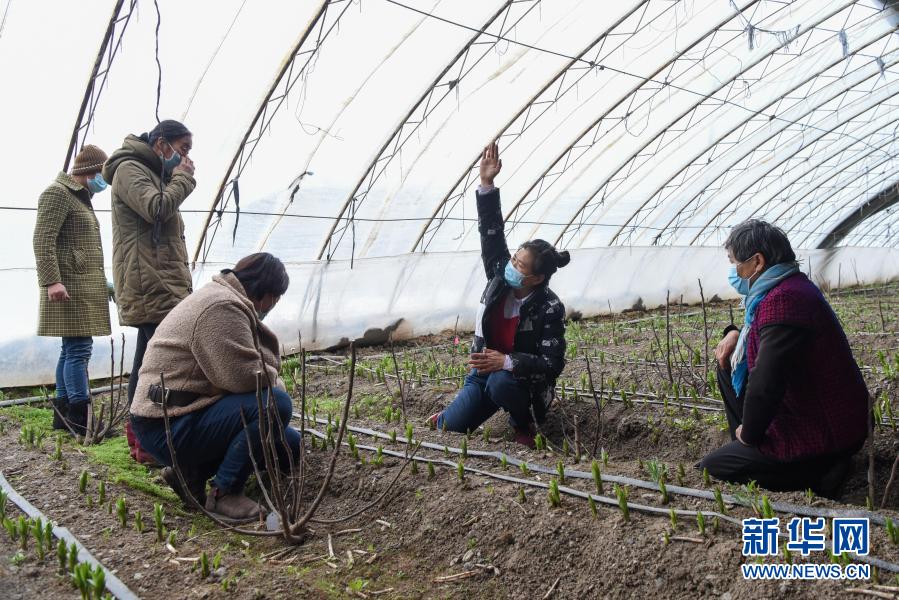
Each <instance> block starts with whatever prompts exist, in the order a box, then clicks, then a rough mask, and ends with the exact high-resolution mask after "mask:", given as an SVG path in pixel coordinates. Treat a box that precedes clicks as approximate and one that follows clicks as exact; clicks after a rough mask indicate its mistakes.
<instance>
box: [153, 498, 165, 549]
mask: <svg viewBox="0 0 899 600" xmlns="http://www.w3.org/2000/svg"><path fill="white" fill-rule="evenodd" d="M153 523H154V525H156V541H157V542H162V540H164V539H165V511H164V510H163V508H162V504H159V503H156V504H153Z"/></svg>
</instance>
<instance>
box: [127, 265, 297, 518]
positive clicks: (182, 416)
mask: <svg viewBox="0 0 899 600" xmlns="http://www.w3.org/2000/svg"><path fill="white" fill-rule="evenodd" d="M289 283H290V280H289V278H288V276H287V271H286V270H285V268H284V265H283V264H282V263H281V261H280V260H278V259H277V258H276V257H274V256H272V255H271V254H269V253H267V252H260V253H257V254H251V255H250V256H247V257H245V258H243V259H241V260H240V261H239V262H238V263H237V264H236V265H235V266H234V268H233V269H224V270H223V271H222V272H221V274H219V275H216V276H215V277H213V278H212V281H211V282H209V283H207V284H206V285H205V286H203V287H202V288H201V289H200V290H198V291H196V292H194V293H193V294H191V295H190V296H188V297H187V298H185V299H184V300H182V301H181V302H180V303H179V304H178V305H177V306H176V307H175V308H174V309H172V311H171V312H170V313H169V314H168V315H167V316H166V317H165V319H163V321H162V323H160V324H159V327H158V328H157V330H156V333H155V335H154V336H153V339H152V340H151V341H150V344H149V346H148V347H147V352H146V355H145V356H144V362H143V366H142V367H141V370H140V378H139V381H138V386H137V390H136V392H135V395H134V402H133V403H132V405H131V423H132V428H133V429H134V433H135V435H137V437H138V440H139V441H140V443H141V446H142V447H143V448H144V449H145V450H147V451H148V452H150V454H152V455H153V457H154V458H156V459H157V460H158V461H159V462H161V463H163V464H165V465H168V467H171V464H172V460H171V456H170V454H169V449H168V445H167V441H166V433H165V425H164V423H163V419H162V416H163V415H162V405H161V401H162V399H161V394H160V389H159V383H160V374H164V375H165V387H166V389H167V390H169V395H168V401H167V406H168V413H169V417H170V421H171V430H172V441H173V444H174V447H175V452H176V453H177V456H178V464H179V466H181V468H182V470H183V471H184V475H185V478H186V479H187V480H188V486H189V490H190V492H191V493H192V494H193V496H194V497H195V498H197V499H199V500H200V501H201V502H202V501H203V497H204V496H206V494H205V491H206V480H207V479H209V478H210V477H211V476H212V475H213V474H214V475H215V477H214V479H213V480H212V482H211V488H210V492H209V494H208V496H207V497H206V500H205V502H206V508H207V509H209V510H211V511H213V512H216V513H218V514H221V515H222V516H224V517H227V518H231V519H248V518H253V517H255V516H256V515H258V514H259V512H260V507H259V505H258V504H257V503H256V502H254V501H252V500H250V499H249V498H247V496H246V495H245V494H244V484H245V483H246V480H247V478H248V477H249V475H250V473H251V472H252V470H253V465H252V462H251V459H250V448H249V446H248V443H247V434H248V433H249V438H250V442H251V443H252V444H253V448H252V449H253V455H254V456H261V445H260V444H261V442H260V440H259V419H260V415H259V411H258V408H257V402H256V373H257V372H261V373H262V386H263V387H264V388H266V391H265V392H264V395H263V398H264V401H266V402H267V401H268V399H269V398H271V399H273V400H274V402H275V406H276V407H277V411H278V415H279V417H280V419H281V423H282V424H283V439H284V441H286V442H287V446H288V447H289V448H290V450H291V452H293V454H294V456H298V454H299V446H300V442H301V440H300V434H299V433H298V432H297V431H296V430H294V429H293V428H291V427H288V426H287V423H288V422H289V421H290V417H291V413H292V410H293V404H292V402H291V399H290V396H288V394H287V392H286V391H285V389H284V383H283V382H282V381H281V379H280V378H279V376H278V373H279V371H280V367H281V358H280V354H279V352H278V349H279V347H280V346H279V343H278V338H277V337H276V336H275V334H274V333H273V332H272V330H271V329H269V328H268V327H266V326H265V325H263V324H262V319H263V318H264V317H265V315H266V313H268V312H269V311H270V310H271V309H272V308H273V307H274V306H275V304H277V302H278V300H279V299H280V297H281V295H282V294H284V292H286V291H287V286H288V284H289ZM268 390H271V395H270V396H269V394H268V393H267V392H268ZM241 411H243V414H244V416H245V418H246V421H247V426H246V428H244V424H243V421H242V420H241ZM277 446H278V449H279V451H281V452H282V454H283V456H281V457H279V461H280V465H281V468H287V464H288V462H287V461H288V458H287V456H286V451H285V450H284V444H282V443H278V444H277ZM163 478H164V479H165V480H166V482H167V483H168V484H169V485H171V486H172V488H173V489H174V490H175V492H177V493H178V495H179V496H180V497H181V498H182V500H184V501H185V502H189V501H188V499H187V495H186V493H185V491H184V490H183V489H182V487H181V485H180V484H179V482H178V481H177V478H176V477H175V476H174V473H173V472H172V470H171V468H167V469H164V470H163Z"/></svg>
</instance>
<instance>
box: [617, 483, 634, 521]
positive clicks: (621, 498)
mask: <svg viewBox="0 0 899 600" xmlns="http://www.w3.org/2000/svg"><path fill="white" fill-rule="evenodd" d="M613 489H614V490H615V496H617V497H618V508H620V509H621V516H622V517H624V521H625V522H627V521H630V519H631V516H630V510H629V509H628V506H627V488H624V487H622V486H620V485H618V484H617V483H616V484H614V488H613Z"/></svg>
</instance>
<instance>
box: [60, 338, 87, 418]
mask: <svg viewBox="0 0 899 600" xmlns="http://www.w3.org/2000/svg"><path fill="white" fill-rule="evenodd" d="M93 348H94V340H93V338H89V337H64V338H62V350H61V351H60V353H59V361H58V362H57V363H56V397H57V398H68V400H69V404H80V403H82V402H87V401H88V400H90V399H91V393H90V383H89V381H88V378H87V364H88V363H89V362H90V360H91V351H92V350H93Z"/></svg>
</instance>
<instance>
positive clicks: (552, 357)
mask: <svg viewBox="0 0 899 600" xmlns="http://www.w3.org/2000/svg"><path fill="white" fill-rule="evenodd" d="M477 206H478V231H479V232H480V234H481V259H482V260H483V262H484V271H485V273H486V275H487V279H488V283H487V288H486V289H485V290H484V293H483V295H482V296H481V306H482V310H481V311H480V313H482V314H483V316H482V321H481V327H480V331H483V332H486V331H490V328H489V323H488V321H489V319H490V312H491V309H492V308H493V307H494V306H495V305H496V303H497V302H500V301H502V300H503V299H504V298H505V297H506V294H507V293H508V292H509V290H510V289H511V288H510V287H509V285H508V284H507V283H506V280H505V278H504V277H503V272H504V271H505V268H506V263H508V262H509V260H510V258H511V254H510V253H509V247H508V245H507V244H506V236H505V233H504V231H503V227H504V224H503V215H502V210H501V208H500V199H499V190H498V189H496V190H493V191H492V192H489V193H487V194H483V195H480V194H478V196H477ZM485 347H486V340H485V339H484V338H483V337H481V336H478V335H476V336H475V338H474V342H473V343H472V345H471V351H472V352H481V351H483V350H484V348H485ZM509 356H510V357H511V359H512V375H514V376H515V377H516V378H517V379H522V380H526V381H527V382H528V383H529V384H530V388H531V405H532V407H533V409H534V415H535V416H536V417H537V420H538V421H542V420H543V417H544V416H545V415H546V408H547V406H549V400H550V399H551V398H552V393H553V390H554V388H555V384H556V379H558V377H559V375H560V374H561V373H562V369H564V368H565V306H564V305H563V304H562V302H561V301H560V300H559V298H558V296H556V295H555V294H554V293H553V291H552V290H550V289H549V287H547V286H542V287H540V288H537V289H536V290H535V291H534V293H533V294H532V295H531V297H530V298H528V300H527V301H526V302H525V303H524V304H522V305H521V313H520V320H519V322H518V330H517V331H516V332H515V344H514V350H513V352H512V353H511V354H510V355H509Z"/></svg>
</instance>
